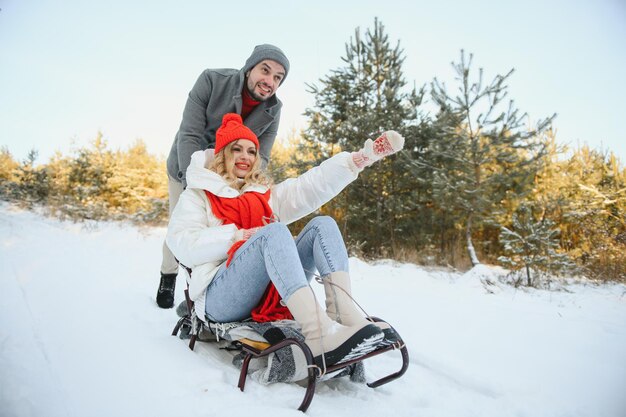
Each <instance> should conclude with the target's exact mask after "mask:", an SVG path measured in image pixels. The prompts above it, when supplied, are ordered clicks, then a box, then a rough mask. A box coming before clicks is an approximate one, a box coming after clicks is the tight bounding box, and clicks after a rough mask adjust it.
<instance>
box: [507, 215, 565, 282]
mask: <svg viewBox="0 0 626 417" xmlns="http://www.w3.org/2000/svg"><path fill="white" fill-rule="evenodd" d="M559 234H560V230H559V229H558V228H557V227H555V224H554V222H552V221H551V220H549V219H547V218H545V217H542V218H540V219H539V220H535V218H534V216H533V211H532V207H531V206H529V205H526V204H522V205H521V206H520V207H519V208H518V210H517V211H516V213H515V214H514V215H513V225H512V227H511V228H507V227H504V226H502V227H501V232H500V242H501V243H502V244H503V245H504V252H505V254H506V255H505V256H500V257H499V258H498V260H499V261H500V262H501V263H502V264H504V265H505V266H507V267H509V268H510V269H512V270H513V271H519V270H521V269H523V270H524V272H525V274H526V285H527V286H529V287H530V286H532V285H533V277H534V276H535V275H538V274H539V273H541V272H550V273H555V274H558V273H560V272H562V271H571V270H573V268H574V264H573V263H572V262H571V260H570V259H569V258H568V257H567V255H565V254H563V253H559V252H558V251H559V249H560V245H559Z"/></svg>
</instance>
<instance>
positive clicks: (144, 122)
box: [0, 0, 626, 163]
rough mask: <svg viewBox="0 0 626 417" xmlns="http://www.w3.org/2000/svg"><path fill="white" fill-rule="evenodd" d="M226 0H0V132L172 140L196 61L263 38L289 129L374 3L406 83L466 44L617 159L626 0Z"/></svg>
mask: <svg viewBox="0 0 626 417" xmlns="http://www.w3.org/2000/svg"><path fill="white" fill-rule="evenodd" d="M233 4H234V3H230V2H219V4H215V2H208V1H200V0H197V1H196V0H188V1H184V2H178V3H176V4H175V3H173V2H164V1H159V0H156V1H155V0H153V1H145V0H137V1H118V0H111V1H107V2H86V1H78V0H65V1H63V2H56V1H52V0H31V1H24V0H21V1H20V0H0V146H1V147H5V146H6V147H7V148H8V149H9V151H10V152H11V154H12V155H13V156H14V157H15V158H17V159H23V158H25V157H26V155H27V154H28V151H29V150H30V149H36V150H38V152H39V159H38V162H44V163H45V162H47V160H48V158H49V157H50V156H52V155H53V153H54V152H55V151H57V150H58V151H61V152H63V153H68V152H70V151H71V149H75V148H76V147H78V146H84V145H86V144H88V143H89V142H90V141H91V140H93V139H94V138H95V137H96V135H97V133H98V132H102V133H103V135H104V138H105V139H106V140H107V141H108V143H109V145H110V146H111V147H112V148H114V149H117V148H122V149H124V148H126V147H128V146H130V145H131V144H133V143H134V141H135V140H136V139H138V138H141V139H142V140H143V141H144V142H145V143H146V144H147V146H148V149H149V150H150V151H151V152H153V153H155V154H157V155H163V156H166V155H167V153H168V152H169V148H170V147H171V144H172V141H173V138H174V136H175V134H176V131H177V130H178V126H179V125H180V121H181V116H182V110H183V107H184V105H185V101H186V98H187V94H188V93H189V90H190V89H191V87H192V86H193V84H194V82H195V80H196V78H197V77H198V75H199V74H200V73H201V72H202V71H203V70H204V69H205V68H240V67H241V66H242V65H243V63H244V62H245V60H246V59H247V57H248V56H249V55H250V53H251V52H252V49H253V48H254V46H255V45H257V44H261V43H272V44H275V45H277V46H279V47H280V48H281V49H283V51H284V52H285V54H286V55H287V56H288V58H289V60H290V62H291V70H290V72H289V75H288V77H287V79H286V80H285V83H284V84H283V85H282V86H281V87H280V89H279V90H278V92H277V95H278V97H279V98H280V99H281V100H282V101H283V103H284V108H283V114H282V118H281V126H280V130H279V136H278V138H279V139H281V138H286V137H287V136H288V135H289V134H290V133H291V132H293V131H294V130H297V129H301V128H303V127H304V126H305V125H306V118H304V116H303V115H302V113H303V112H304V110H305V109H306V108H307V107H310V106H312V105H313V96H312V95H311V94H310V93H308V92H307V83H308V84H312V83H319V80H320V78H323V77H324V76H325V75H327V74H328V73H329V72H330V71H331V70H332V69H335V68H338V67H341V66H342V65H343V62H342V60H341V57H342V56H343V55H344V53H345V49H344V48H345V44H346V43H347V42H349V41H350V38H351V37H352V36H354V32H355V29H356V28H357V27H360V28H361V30H362V31H365V30H366V29H368V28H372V27H373V26H374V19H375V17H378V18H379V20H380V21H381V22H382V24H383V25H384V26H385V30H386V33H387V34H388V35H389V39H390V41H391V42H392V44H395V43H396V42H398V41H399V42H400V46H401V48H403V50H404V54H405V57H406V60H405V62H404V67H403V69H404V75H405V79H406V81H407V83H408V85H410V86H412V85H416V86H418V87H419V86H422V85H424V84H428V83H430V82H431V81H432V80H433V78H434V77H437V78H438V79H440V80H443V81H446V84H448V85H449V86H452V85H453V78H454V72H453V69H452V66H451V62H452V61H457V60H458V58H459V56H460V50H461V49H464V50H465V51H467V52H471V53H472V54H473V55H474V60H473V62H474V65H475V68H478V67H482V68H484V71H485V80H491V79H492V78H493V77H494V76H495V75H497V74H506V73H507V72H508V71H509V70H510V69H512V68H514V69H515V72H514V73H513V75H512V76H511V78H510V79H509V97H510V98H513V99H514V100H515V104H516V105H517V107H518V108H519V109H520V110H521V111H522V112H526V113H528V115H529V122H530V123H531V124H532V123H536V122H537V121H538V120H540V119H543V118H545V117H548V116H550V115H552V114H553V113H557V118H556V120H555V122H554V127H555V128H556V131H557V140H558V142H559V143H562V144H567V145H570V146H573V147H576V146H579V145H583V144H587V145H589V146H590V147H592V148H595V149H598V150H602V151H605V152H606V151H613V152H614V153H615V154H616V155H617V156H618V157H619V158H620V160H621V161H622V163H624V162H626V137H625V136H626V135H625V134H624V133H623V131H622V126H621V121H622V119H623V116H622V115H623V114H624V113H625V112H624V109H623V100H624V98H626V83H625V82H624V74H626V47H625V45H624V43H625V42H624V39H626V1H624V0H598V1H593V2H592V1H578V0H569V1H565V0H554V1H548V2H545V1H539V0H528V1H524V2H521V1H507V0H503V1H499V2H491V1H487V0H476V1H473V2H465V1H452V0H443V1H436V2H435V1H432V0H430V1H422V0H410V1H402V0H387V1H383V2H381V1H370V0H360V1H358V2H357V1H343V2H341V1H326V0H320V1H315V2H306V3H304V2H297V1H292V2H286V1H280V2H279V1H274V0H266V1H248V0H241V1H238V2H237V3H236V6H233ZM620 39H621V40H620ZM389 128H390V129H393V126H389Z"/></svg>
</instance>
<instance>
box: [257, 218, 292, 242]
mask: <svg viewBox="0 0 626 417" xmlns="http://www.w3.org/2000/svg"><path fill="white" fill-rule="evenodd" d="M261 231H262V232H263V234H264V235H265V237H266V239H268V240H269V241H274V240H278V241H285V240H287V241H293V236H292V235H291V232H290V231H289V228H288V227H287V226H286V225H285V224H284V223H280V222H276V223H270V224H268V225H267V226H264V227H263V228H262V229H261Z"/></svg>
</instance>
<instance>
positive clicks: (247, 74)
mask: <svg viewBox="0 0 626 417" xmlns="http://www.w3.org/2000/svg"><path fill="white" fill-rule="evenodd" d="M249 76H250V70H248V72H246V78H248V77H249Z"/></svg>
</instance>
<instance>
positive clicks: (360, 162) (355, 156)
mask: <svg viewBox="0 0 626 417" xmlns="http://www.w3.org/2000/svg"><path fill="white" fill-rule="evenodd" d="M403 147H404V138H403V137H402V135H400V134H399V133H398V132H396V131H394V130H388V131H386V132H385V133H383V134H382V135H380V136H379V137H378V139H376V140H375V141H372V140H371V139H368V140H366V141H365V145H364V146H363V148H362V149H360V150H358V151H356V152H352V161H353V162H354V165H356V167H357V168H358V169H363V168H365V167H368V166H370V165H372V164H373V163H374V162H376V161H378V160H379V159H382V158H384V157H385V156H387V155H391V154H394V153H396V152H398V151H400V150H402V148H403Z"/></svg>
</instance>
